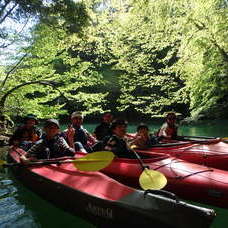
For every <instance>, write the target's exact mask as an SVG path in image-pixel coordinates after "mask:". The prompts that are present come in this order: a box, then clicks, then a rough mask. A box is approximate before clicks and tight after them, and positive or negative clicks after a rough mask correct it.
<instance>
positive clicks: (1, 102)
mask: <svg viewBox="0 0 228 228" xmlns="http://www.w3.org/2000/svg"><path fill="white" fill-rule="evenodd" d="M32 84H41V85H47V86H51V87H52V88H53V89H55V90H57V91H58V92H59V93H60V95H61V96H62V97H64V98H65V99H66V100H67V101H69V99H68V98H67V97H66V96H65V95H64V94H63V93H62V92H61V91H60V90H59V89H58V88H57V87H56V85H55V83H54V82H52V81H43V80H39V81H31V82H25V83H22V84H20V85H17V86H15V87H14V88H12V89H11V90H9V91H8V92H7V93H5V94H4V95H3V96H2V98H1V100H0V116H1V114H2V113H3V109H4V106H5V102H6V99H7V97H8V96H9V95H10V94H12V93H13V92H14V91H15V90H17V89H19V88H21V87H24V86H27V85H32Z"/></svg>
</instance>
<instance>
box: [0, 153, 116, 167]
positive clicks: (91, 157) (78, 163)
mask: <svg viewBox="0 0 228 228" xmlns="http://www.w3.org/2000/svg"><path fill="white" fill-rule="evenodd" d="M114 156H115V155H114V154H113V153H112V152H110V151H97V152H94V153H90V154H87V155H85V156H84V157H82V158H78V159H75V160H64V161H61V160H60V161H48V160H44V161H37V162H29V163H26V164H24V163H7V162H6V161H3V160H0V166H2V167H4V168H6V167H13V166H17V167H27V166H37V165H50V164H63V163H73V164H74V166H75V167H76V168H77V169H78V170H80V171H98V170H100V169H103V168H105V167H106V166H108V165H109V164H110V163H111V162H112V160H113V158H114Z"/></svg>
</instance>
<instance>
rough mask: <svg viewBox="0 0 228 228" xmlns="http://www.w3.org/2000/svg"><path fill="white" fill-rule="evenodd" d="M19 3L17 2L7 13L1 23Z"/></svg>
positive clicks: (0, 21)
mask: <svg viewBox="0 0 228 228" xmlns="http://www.w3.org/2000/svg"><path fill="white" fill-rule="evenodd" d="M16 6H17V4H15V5H14V6H13V7H12V8H11V9H10V10H9V11H8V12H7V13H6V15H5V16H4V17H3V18H2V19H1V20H0V24H1V23H2V22H3V21H4V20H5V19H6V18H7V17H8V16H9V15H10V14H11V13H12V11H13V10H14V9H15V7H16Z"/></svg>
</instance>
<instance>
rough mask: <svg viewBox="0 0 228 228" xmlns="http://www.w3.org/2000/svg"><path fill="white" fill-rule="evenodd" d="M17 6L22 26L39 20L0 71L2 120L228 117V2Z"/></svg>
mask: <svg viewBox="0 0 228 228" xmlns="http://www.w3.org/2000/svg"><path fill="white" fill-rule="evenodd" d="M19 2H21V3H25V5H26V4H27V3H26V1H11V3H10V4H12V3H15V4H17V5H18V7H19V8H18V10H20V12H21V14H19V15H21V17H22V18H23V13H29V14H30V15H36V17H38V18H39V20H38V21H37V23H36V25H34V26H33V31H32V33H30V34H29V35H30V37H31V38H30V42H29V45H27V47H22V48H21V49H20V54H21V55H20V58H19V59H18V61H17V62H16V63H14V64H13V65H10V66H3V67H2V69H1V80H2V81H1V92H0V105H1V107H2V108H1V110H2V112H8V113H9V114H10V115H12V114H13V113H17V114H21V113H28V112H29V113H30V112H35V113H36V114H37V115H38V116H40V117H47V116H53V115H59V114H64V113H67V112H68V111H70V110H73V109H80V110H83V111H84V112H85V113H88V114H96V113H100V112H102V110H112V111H124V112H128V113H131V114H133V113H136V114H142V115H145V116H148V117H156V116H162V115H163V113H164V112H167V111H171V110H172V111H176V112H180V113H182V114H183V115H184V116H193V117H195V118H199V117H200V118H221V117H225V116H226V115H227V113H228V112H227V111H224V110H223V109H224V108H226V107H227V100H228V95H227V93H228V88H227V87H228V86H227V85H228V83H227V80H228V72H227V71H228V66H227V64H228V52H227V51H228V50H227V49H228V46H227V44H228V42H227V39H228V38H227V37H228V34H227V33H228V28H227V27H228V24H227V15H228V14H227V12H228V4H227V1H225V0H207V1H206V0H193V1H191V2H189V1H187V0H175V1H170V0H160V1H148V0H138V1H134V0H125V1H119V0H113V1H99V0H93V1H89V0H84V1H70V0H69V1H50V2H49V4H47V1H30V3H31V4H38V3H39V7H35V10H33V11H32V10H31V11H30V10H29V9H30V8H29V5H26V7H23V4H22V5H20V4H19ZM45 2H46V4H45ZM4 3H5V4H6V3H7V1H4ZM11 7H13V5H11ZM3 8H4V4H2V5H0V9H1V12H3ZM0 15H1V17H2V18H3V14H0ZM2 31H3V32H5V30H4V29H2ZM19 38H20V37H19ZM5 39H6V40H7V37H5Z"/></svg>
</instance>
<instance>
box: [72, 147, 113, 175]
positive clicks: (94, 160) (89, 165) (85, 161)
mask: <svg viewBox="0 0 228 228" xmlns="http://www.w3.org/2000/svg"><path fill="white" fill-rule="evenodd" d="M114 157H115V155H114V154H113V153H112V152H110V151H98V152H93V153H90V154H87V155H86V156H84V157H82V158H79V159H76V160H75V161H73V164H74V166H75V167H76V168H77V169H78V170H81V171H98V170H100V169H103V168H105V167H106V166H108V165H109V164H110V163H111V162H112V160H113V158H114Z"/></svg>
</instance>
